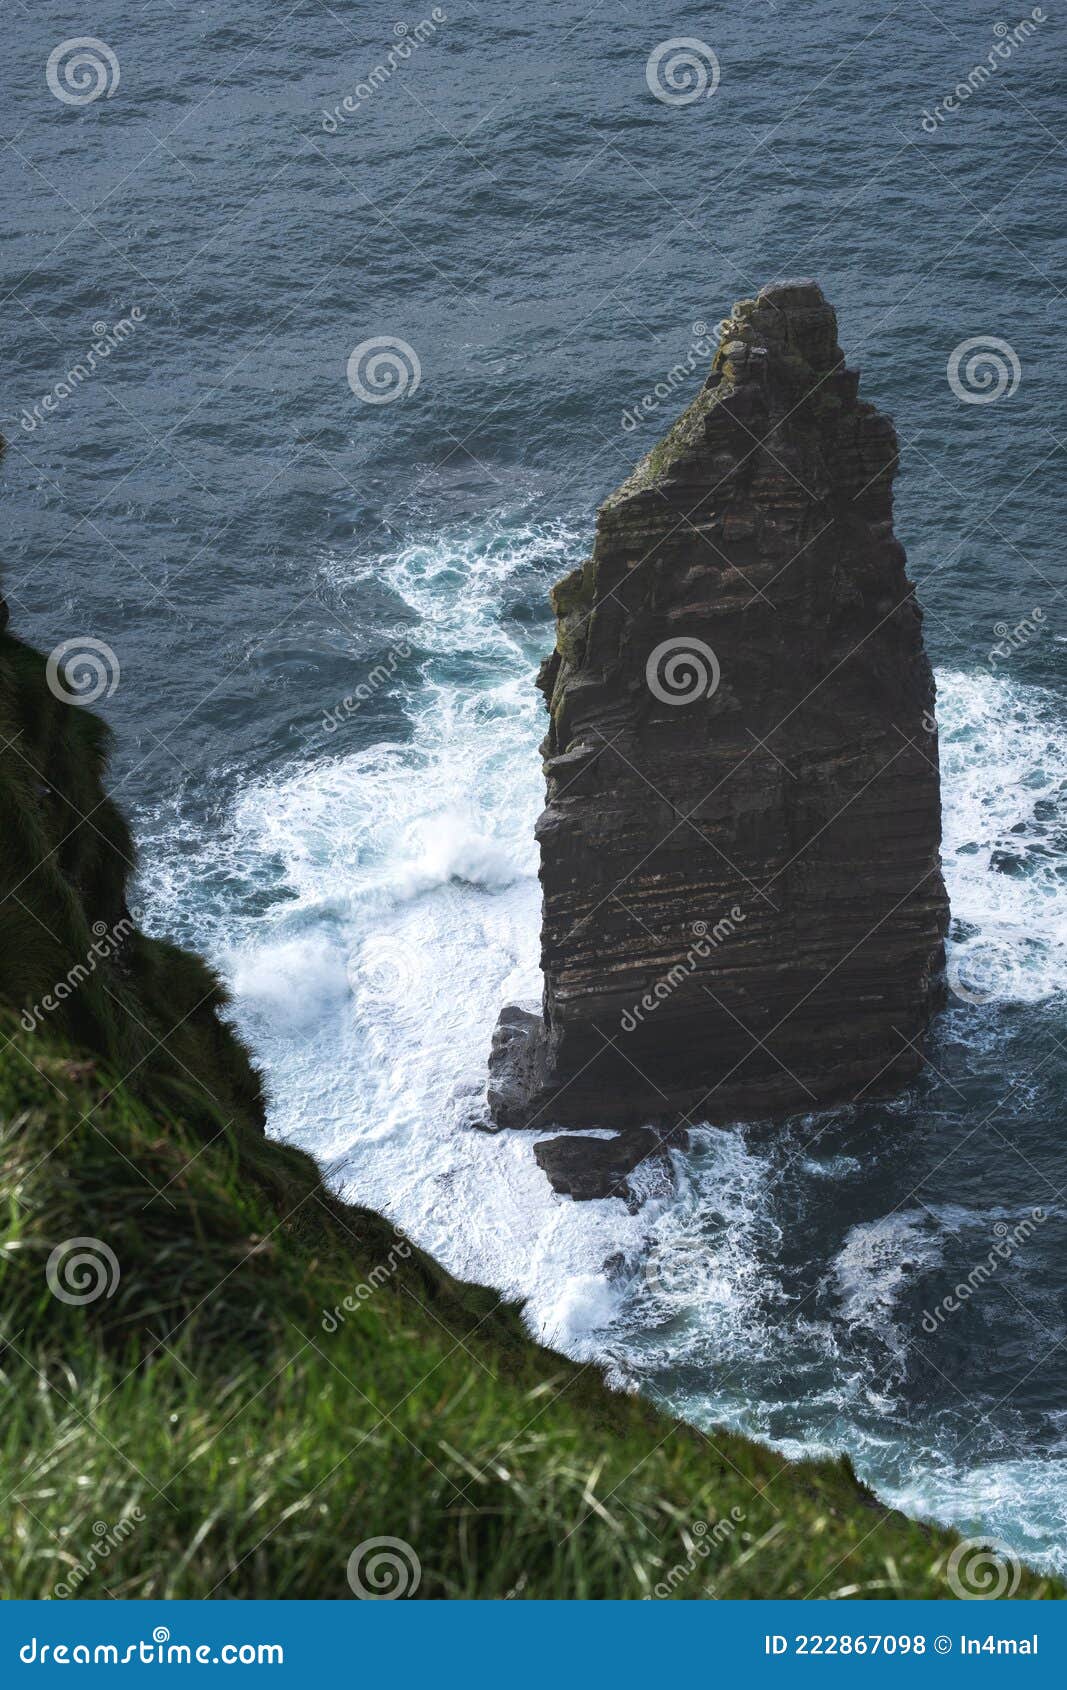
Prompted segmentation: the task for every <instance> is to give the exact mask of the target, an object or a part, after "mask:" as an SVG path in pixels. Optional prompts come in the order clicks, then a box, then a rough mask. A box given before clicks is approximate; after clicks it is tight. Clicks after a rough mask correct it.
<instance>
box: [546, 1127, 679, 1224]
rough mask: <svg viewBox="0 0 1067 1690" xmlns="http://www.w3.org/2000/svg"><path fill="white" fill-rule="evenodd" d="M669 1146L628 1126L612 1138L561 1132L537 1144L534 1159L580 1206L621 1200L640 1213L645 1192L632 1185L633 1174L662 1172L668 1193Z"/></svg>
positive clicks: (660, 1138)
mask: <svg viewBox="0 0 1067 1690" xmlns="http://www.w3.org/2000/svg"><path fill="white" fill-rule="evenodd" d="M683 1138H684V1135H683ZM671 1142H673V1141H672V1140H671V1139H670V1138H668V1137H665V1136H663V1135H662V1134H660V1133H657V1132H653V1131H652V1129H651V1128H650V1127H626V1128H625V1129H624V1130H623V1131H622V1132H620V1133H616V1134H615V1135H614V1136H613V1137H611V1138H593V1137H591V1136H589V1135H588V1134H584V1133H561V1134H560V1135H559V1136H558V1137H556V1138H543V1139H539V1140H538V1142H537V1143H536V1144H535V1145H534V1157H535V1158H536V1161H537V1165H538V1167H540V1168H543V1169H544V1171H545V1173H546V1174H547V1175H548V1178H549V1182H550V1184H551V1186H552V1189H553V1191H558V1192H560V1193H561V1194H562V1195H563V1196H565V1197H573V1198H574V1200H575V1201H576V1202H589V1201H591V1200H592V1199H594V1198H598V1197H621V1198H622V1200H623V1202H624V1203H626V1205H627V1207H628V1208H629V1209H631V1210H636V1209H638V1208H640V1206H641V1204H642V1203H643V1202H644V1200H645V1196H646V1193H645V1192H642V1191H639V1190H638V1189H636V1188H635V1187H634V1186H633V1185H632V1184H631V1183H630V1179H629V1175H630V1174H632V1173H633V1172H634V1170H635V1169H636V1168H638V1167H645V1168H646V1169H648V1170H649V1171H650V1172H652V1171H655V1172H658V1173H659V1174H660V1175H661V1176H662V1181H663V1184H664V1187H665V1188H666V1186H667V1185H668V1183H669V1182H670V1178H671V1172H670V1157H669V1154H668V1152H669V1148H670V1143H671Z"/></svg>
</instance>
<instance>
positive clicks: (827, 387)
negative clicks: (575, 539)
mask: <svg viewBox="0 0 1067 1690" xmlns="http://www.w3.org/2000/svg"><path fill="white" fill-rule="evenodd" d="M896 469H897V441H896V436H895V433H894V430H893V426H892V424H891V422H890V421H889V419H888V418H887V417H885V416H883V415H881V414H880V413H879V412H878V411H877V410H876V409H875V408H874V406H872V405H870V404H866V403H864V402H863V401H861V400H860V399H859V398H858V375H857V373H856V372H855V371H853V370H849V369H846V367H845V365H844V361H843V355H842V353H841V350H840V348H839V346H838V344H837V321H836V317H835V314H834V312H833V310H832V309H831V307H830V306H829V305H828V304H827V302H826V300H825V299H824V297H823V294H822V292H821V290H820V289H819V287H818V286H817V285H816V284H815V283H814V282H807V281H805V282H786V283H779V284H776V285H774V286H772V287H768V288H765V289H764V290H763V292H762V293H761V294H760V295H759V296H758V298H756V299H754V300H745V301H743V302H742V303H741V304H739V305H736V306H735V307H734V310H733V313H732V316H731V318H730V320H729V322H728V323H727V324H725V325H724V329H723V335H722V342H721V344H720V347H719V350H718V353H717V355H716V357H715V360H714V364H713V366H712V371H711V374H710V376H709V377H708V380H707V382H706V383H705V386H704V388H703V390H702V391H701V393H700V394H699V395H698V397H697V398H696V399H695V400H694V402H693V403H692V404H691V405H690V406H689V408H688V410H687V411H686V412H685V413H684V415H683V416H682V417H681V418H680V419H679V420H678V422H677V423H676V424H675V425H674V427H673V428H672V429H671V430H670V432H669V433H668V434H667V436H666V437H665V439H664V440H663V441H662V442H661V443H660V444H659V445H658V446H657V447H656V448H655V449H654V450H653V451H652V452H651V453H650V454H649V455H648V457H646V458H645V459H644V461H643V462H642V463H641V464H640V465H639V466H638V467H637V469H636V470H635V471H634V472H633V474H632V475H631V476H630V478H629V480H628V481H626V483H625V484H624V485H623V486H622V487H621V488H620V489H619V490H618V491H617V492H616V493H615V494H613V495H612V497H611V498H609V499H608V501H607V502H606V503H605V504H604V506H603V507H602V508H601V510H600V512H599V514H598V519H597V532H596V540H595V544H594V547H593V553H592V556H591V557H590V558H589V560H588V562H587V563H586V564H585V565H584V566H583V567H582V568H581V569H578V570H576V571H575V572H574V573H573V574H572V575H569V576H567V577H566V579H565V580H563V581H561V582H560V583H559V584H558V585H557V586H556V587H555V589H554V590H553V593H552V603H553V607H554V609H555V611H556V616H557V639H556V649H555V651H554V652H553V654H552V656H551V657H550V658H549V659H548V660H547V661H546V662H545V664H544V665H543V666H542V670H541V674H540V676H539V678H538V684H539V686H540V687H541V689H542V691H543V692H544V695H545V698H546V700H547V702H548V706H549V712H550V717H551V724H550V727H549V731H548V737H547V739H546V740H545V743H544V746H543V747H542V750H543V754H544V759H545V773H546V776H547V785H548V801H547V805H546V808H545V810H544V812H543V814H542V816H541V818H540V820H539V822H538V824H537V830H536V832H537V838H538V841H539V843H540V847H541V883H542V887H543V893H544V911H543V926H542V965H543V969H544V977H545V991H544V1003H543V1014H542V1015H541V1016H537V1015H531V1014H530V1013H528V1012H527V1011H524V1010H520V1009H516V1008H514V1007H508V1008H507V1009H505V1010H504V1012H503V1014H502V1015H501V1018H500V1024H499V1026H498V1029H497V1032H496V1035H495V1037H494V1041H493V1052H492V1056H491V1060H490V1096H489V1102H490V1109H491V1112H492V1115H493V1118H494V1120H495V1122H496V1123H497V1124H498V1125H500V1126H508V1127H522V1126H531V1125H532V1126H545V1127H547V1126H550V1125H553V1124H555V1125H561V1126H582V1125H584V1126H612V1125H618V1124H623V1123H636V1122H648V1121H653V1120H660V1121H661V1120H664V1119H673V1120H683V1121H684V1120H690V1121H699V1120H709V1119H710V1120H715V1119H717V1118H723V1117H726V1116H734V1115H737V1114H739V1113H743V1114H745V1115H757V1114H769V1113H777V1112H781V1111H786V1110H790V1109H795V1108H810V1107H812V1106H813V1105H815V1104H829V1103H835V1102H839V1101H841V1100H843V1099H852V1098H856V1097H859V1096H861V1095H863V1094H864V1093H868V1092H870V1091H873V1090H876V1089H877V1090H879V1091H882V1090H888V1089H891V1088H893V1087H896V1086H899V1085H900V1084H901V1083H902V1082H903V1081H905V1080H907V1079H908V1078H909V1077H910V1076H912V1075H914V1074H915V1073H916V1072H917V1071H918V1069H919V1067H920V1066H921V1062H922V1054H921V1051H922V1040H923V1035H924V1031H925V1029H926V1026H927V1022H928V1020H929V1018H930V1015H931V1013H932V1012H933V1010H934V1009H935V1008H936V1007H938V1006H939V1004H940V1001H941V998H942V995H943V986H942V983H941V976H942V971H943V963H944V954H943V937H944V932H945V927H946V922H947V915H948V905H947V899H946V895H945V888H944V884H943V881H942V878H941V867H940V857H939V844H940V833H941V822H940V792H939V776H938V757H937V737H936V728H935V726H934V719H933V708H934V685H933V678H932V674H931V670H930V665H929V662H928V660H927V657H926V654H925V652H924V650H923V644H922V617H921V612H920V610H919V607H918V605H917V603H916V600H915V594H914V590H913V587H912V584H911V582H910V581H909V580H908V578H907V575H906V572H905V556H904V550H903V548H902V546H901V545H900V543H899V542H898V541H897V540H896V539H895V537H894V534H893V524H892V484H893V477H894V475H895V473H896ZM558 1143H559V1141H554V1144H553V1147H552V1157H553V1159H554V1160H555V1162H556V1164H557V1165H558V1164H559V1159H560V1157H561V1156H562V1154H563V1152H562V1151H561V1150H557V1149H556V1148H555V1145H556V1144H558Z"/></svg>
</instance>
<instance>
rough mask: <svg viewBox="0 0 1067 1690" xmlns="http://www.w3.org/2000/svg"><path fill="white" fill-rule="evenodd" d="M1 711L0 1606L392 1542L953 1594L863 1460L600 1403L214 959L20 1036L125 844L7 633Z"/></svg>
mask: <svg viewBox="0 0 1067 1690" xmlns="http://www.w3.org/2000/svg"><path fill="white" fill-rule="evenodd" d="M0 729H2V730H3V732H2V740H0V743H3V749H0V841H2V843H0V1197H2V1202H3V1219H2V1224H0V1498H2V1499H3V1500H2V1504H0V1517H2V1518H3V1521H4V1530H3V1534H2V1538H0V1594H2V1595H3V1596H5V1597H48V1596H66V1595H73V1594H77V1595H79V1596H83V1597H84V1596H88V1597H99V1598H105V1599H106V1598H108V1597H135V1598H148V1597H205V1596H216V1597H227V1598H235V1597H323V1596H325V1597H338V1598H347V1597H350V1596H351V1594H352V1590H351V1586H350V1584H349V1581H348V1577H347V1574H346V1569H347V1566H348V1562H349V1557H350V1555H351V1554H352V1552H353V1551H355V1550H357V1548H358V1546H360V1545H361V1544H364V1543H366V1541H367V1540H368V1539H373V1538H380V1537H390V1538H396V1539H400V1540H402V1541H403V1543H404V1544H405V1545H407V1546H409V1547H408V1548H407V1549H405V1550H404V1551H403V1554H404V1555H405V1557H417V1560H418V1563H419V1567H420V1570H421V1571H420V1578H421V1582H420V1584H419V1586H418V1594H419V1595H420V1596H427V1597H464V1596H476V1597H480V1598H500V1599H504V1598H518V1599H529V1598H534V1597H566V1598H582V1597H592V1598H607V1597H633V1598H640V1597H647V1596H650V1595H656V1594H660V1593H665V1594H666V1595H668V1596H669V1597H671V1598H673V1599H694V1598H708V1597H769V1596H787V1597H804V1596H809V1595H814V1596H820V1597H822V1596H839V1597H851V1596H871V1595H874V1596H889V1597H892V1596H940V1597H947V1596H950V1595H951V1591H950V1589H949V1587H948V1585H947V1584H946V1582H945V1577H944V1570H945V1563H946V1559H947V1556H948V1554H949V1553H950V1551H951V1548H952V1546H953V1544H954V1542H955V1541H956V1540H955V1538H954V1537H953V1536H952V1534H950V1533H946V1532H942V1531H937V1530H928V1529H926V1528H924V1527H922V1526H920V1525H917V1524H915V1523H913V1522H911V1521H909V1520H906V1519H904V1518H903V1517H902V1516H900V1515H898V1514H895V1513H892V1512H890V1511H888V1510H886V1509H885V1508H884V1507H882V1506H881V1505H879V1504H878V1503H877V1501H876V1500H875V1498H873V1497H872V1496H871V1495H870V1494H869V1493H868V1492H867V1491H865V1490H864V1489H863V1488H862V1487H861V1486H860V1485H858V1484H857V1482H856V1480H855V1479H854V1477H853V1476H852V1474H851V1472H850V1470H849V1468H848V1466H847V1464H845V1463H830V1462H821V1463H816V1464H807V1465H797V1464H791V1463H787V1462H784V1461H783V1460H782V1459H781V1458H780V1457H778V1456H776V1455H774V1454H773V1453H771V1452H770V1451H767V1450H764V1449H762V1448H760V1447H759V1446H757V1445H756V1444H753V1443H751V1442H748V1441H747V1440H745V1439H743V1438H740V1437H737V1436H733V1435H731V1434H728V1433H725V1432H716V1433H715V1434H714V1436H711V1437H707V1436H705V1435H704V1434H702V1433H700V1432H698V1431H696V1430H694V1429H693V1428H691V1427H687V1426H683V1425H680V1424H678V1423H677V1422H675V1421H672V1420H670V1419H668V1418H666V1417H664V1416H662V1415H660V1414H658V1413H656V1412H655V1411H654V1410H653V1409H652V1408H651V1407H649V1406H648V1405H647V1404H645V1403H643V1402H642V1401H641V1400H640V1399H638V1398H636V1397H631V1396H623V1395H619V1394H615V1393H612V1392H610V1391H608V1390H607V1389H606V1388H605V1387H604V1385H603V1383H602V1381H601V1379H600V1377H599V1375H598V1373H597V1371H596V1370H595V1369H594V1368H592V1367H584V1368H583V1367H579V1366H578V1365H576V1364H574V1363H571V1362H568V1361H566V1360H563V1359H562V1358H560V1357H559V1356H556V1355H553V1354H551V1353H550V1352H548V1351H546V1350H544V1349H542V1348H540V1347H539V1346H538V1345H537V1344H536V1343H535V1342H534V1341H533V1340H531V1339H530V1338H529V1337H528V1335H527V1334H526V1333H525V1331H524V1329H523V1327H522V1324H521V1321H520V1318H519V1315H518V1313H517V1312H516V1310H515V1309H514V1308H511V1307H507V1306H504V1305H502V1304H501V1303H500V1302H499V1300H498V1299H497V1298H496V1297H495V1296H494V1295H493V1294H492V1293H490V1292H488V1291H485V1290H483V1289H480V1288H478V1287H474V1286H467V1285H462V1284H460V1283H458V1282H457V1281H455V1280H454V1279H452V1278H450V1277H449V1275H447V1274H446V1273H445V1272H444V1271H443V1269H441V1268H440V1267H439V1266H438V1264H436V1263H435V1262H434V1261H433V1260H431V1259H430V1258H429V1257H427V1256H425V1255H423V1254H422V1253H421V1252H419V1251H417V1250H415V1249H413V1248H412V1247H411V1246H410V1245H409V1244H407V1243H406V1242H405V1241H404V1240H403V1239H401V1238H399V1237H398V1235H397V1234H395V1233H394V1231H393V1229H392V1228H391V1226H390V1225H389V1224H388V1222H386V1221H385V1220H384V1219H382V1218H381V1217H379V1216H377V1215H374V1214H371V1213H369V1212H368V1211H366V1210H362V1209H357V1208H354V1207H350V1206H347V1205H345V1204H342V1203H340V1202H339V1201H338V1200H336V1199H335V1198H333V1197H332V1196H331V1195H330V1194H328V1193H327V1192H326V1190H325V1189H324V1188H323V1186H322V1184H321V1181H320V1177H319V1173H318V1170H317V1168H316V1166H315V1164H314V1162H313V1161H312V1160H311V1159H310V1158H309V1157H307V1156H305V1155H303V1154H302V1153H300V1152H298V1151H296V1150H294V1149H290V1148H287V1147H285V1146H283V1145H280V1144H276V1143H274V1142H272V1141H271V1140H269V1139H267V1138H266V1137H265V1136H264V1134H263V1130H262V1104H261V1097H260V1089H259V1083H258V1079H257V1077H256V1075H255V1073H254V1071H253V1069H252V1067H251V1065H250V1063H249V1061H248V1059H247V1056H246V1055H245V1053H244V1051H243V1049H242V1047H241V1046H240V1045H239V1044H238V1042H237V1041H236V1039H234V1037H233V1036H232V1034H231V1033H229V1031H228V1030H227V1029H226V1027H225V1025H224V1023H223V1022H222V1021H221V1020H220V1018H219V1014H218V1011H219V1009H220V1008H221V1007H222V1006H223V1003H224V998H223V994H222V992H221V989H220V988H219V985H218V983H217V981H215V979H214V978H213V976H212V975H211V973H210V971H209V970H208V969H207V968H206V967H205V965H204V964H203V963H202V962H200V961H199V960H198V959H197V958H195V957H190V956H188V955H186V954H185V953H183V952H180V951H178V950H176V949H174V948H173V947H172V946H168V945H165V944H162V943H160V942H158V941H152V940H148V939H146V938H144V937H143V936H142V935H140V934H139V933H136V932H131V933H129V934H128V935H126V936H125V937H124V940H123V943H122V944H121V945H120V946H119V947H118V948H117V949H116V950H115V952H114V953H113V954H112V955H110V956H108V957H107V958H105V959H103V960H101V961H100V963H99V965H98V966H94V967H93V969H92V970H90V971H88V972H87V973H85V974H84V977H81V978H79V980H78V983H77V987H76V989H75V990H73V991H72V992H71V993H70V995H69V996H66V997H65V998H64V999H63V1001H62V1002H60V1003H58V1004H57V1007H56V1008H55V1009H54V1010H52V1011H49V1012H46V1013H43V1014H39V1015H36V1016H34V1015H29V1019H28V1020H27V1015H28V1011H29V1009H30V1008H31V1007H32V1006H33V1005H39V1004H40V1003H41V1001H42V999H43V998H44V996H45V994H47V993H49V992H52V991H53V988H54V987H55V984H56V982H57V981H59V980H63V979H65V978H67V976H68V974H69V972H70V970H71V969H72V968H74V967H76V966H77V964H78V963H79V961H82V960H83V959H84V958H85V956H86V955H87V952H88V947H89V945H90V944H91V942H92V933H93V927H94V923H98V922H100V921H104V922H106V923H108V924H111V925H113V924H114V923H116V922H118V921H120V920H124V919H125V912H126V886H127V883H128V874H129V869H130V858H131V851H130V842H129V837H128V834H127V832H126V829H125V827H124V825H123V824H122V822H121V819H120V818H119V817H118V814H117V812H116V811H115V810H114V809H113V807H112V806H111V805H110V804H109V803H108V802H107V801H106V799H105V797H104V791H103V787H102V784H101V781H102V775H103V767H104V757H105V752H106V736H105V734H104V732H103V729H102V728H101V727H100V725H99V723H96V722H95V721H94V719H93V718H92V717H91V716H89V715H88V714H87V713H85V712H84V711H81V710H79V709H77V708H74V707H70V706H63V705H60V704H58V703H57V701H56V700H54V699H53V698H52V696H51V694H50V693H49V692H48V689H47V687H46V685H45V682H44V665H43V660H42V659H41V658H40V657H39V656H37V654H35V653H33V652H31V651H29V650H28V648H26V647H25V646H21V645H19V643H18V642H17V641H15V640H13V639H11V638H10V636H8V635H6V634H4V633H0ZM31 1029H32V1030H31ZM79 1238H81V1239H86V1238H87V1239H90V1240H94V1241H96V1242H95V1243H94V1244H92V1246H91V1249H92V1251H93V1253H94V1255H95V1256H96V1258H97V1259H98V1260H99V1261H100V1262H101V1264H102V1275H103V1285H104V1289H103V1291H102V1293H101V1294H100V1295H98V1296H95V1297H93V1298H92V1299H91V1300H88V1301H84V1302H78V1301H73V1302H72V1301H70V1300H69V1294H70V1293H71V1292H72V1291H73V1292H75V1293H76V1292H79V1291H83V1292H84V1291H86V1290H88V1289H89V1288H90V1287H91V1285H92V1284H93V1281H92V1277H91V1276H90V1277H89V1279H85V1280H79V1279H77V1278H73V1279H72V1278H70V1277H69V1276H68V1275H67V1274H66V1273H65V1272H64V1270H63V1266H62V1263H63V1261H64V1259H65V1257H64V1256H63V1253H62V1252H61V1254H60V1258H59V1261H58V1262H57V1260H56V1259H55V1258H54V1256H53V1252H55V1251H56V1250H57V1248H58V1247H60V1246H63V1245H64V1242H65V1241H68V1240H71V1239H79ZM68 1266H69V1263H68ZM57 1287H58V1288H59V1289H62V1290H64V1291H65V1292H67V1293H68V1296H67V1298H65V1297H63V1296H59V1295H56V1294H55V1291H56V1288H57ZM346 1299H347V1300H348V1302H347V1306H346ZM330 1311H339V1313H333V1314H331V1313H330ZM1018 1594H1019V1595H1020V1596H1026V1597H1045V1596H1057V1597H1058V1596H1061V1595H1062V1594H1063V1592H1062V1590H1061V1588H1060V1587H1059V1586H1058V1585H1054V1584H1052V1583H1050V1582H1048V1581H1042V1580H1039V1579H1037V1578H1036V1577H1033V1576H1031V1575H1030V1574H1029V1573H1026V1574H1024V1575H1023V1577H1022V1582H1021V1584H1020V1587H1019V1590H1018Z"/></svg>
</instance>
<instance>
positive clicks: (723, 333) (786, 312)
mask: <svg viewBox="0 0 1067 1690" xmlns="http://www.w3.org/2000/svg"><path fill="white" fill-rule="evenodd" d="M841 363H842V353H841V349H840V347H839V346H838V344H837V315H836V313H835V311H834V309H833V306H832V305H830V304H829V303H828V301H827V299H826V297H825V295H824V294H823V291H822V289H821V288H820V286H819V284H818V283H817V282H815V281H810V280H790V281H783V282H771V283H770V284H769V285H768V286H767V287H765V288H762V289H761V290H760V292H759V293H758V294H757V295H756V297H755V299H741V300H738V301H737V302H736V304H735V305H734V307H733V309H732V311H731V312H730V315H729V317H727V318H725V319H724V321H723V323H722V324H721V326H720V336H719V344H718V348H717V350H716V353H715V356H714V358H713V360H712V365H711V372H710V374H709V376H708V379H707V381H706V382H705V384H704V386H703V387H702V388H701V390H700V392H699V393H698V394H697V396H696V398H695V399H694V400H693V401H692V403H691V404H690V405H689V406H687V408H686V409H685V411H683V413H682V415H681V416H680V417H679V418H678V420H677V421H676V422H675V423H674V424H673V425H672V426H671V428H670V429H669V430H668V431H667V433H666V434H665V435H664V437H663V439H662V440H660V441H658V442H657V444H656V445H655V446H653V448H652V450H651V451H650V452H648V453H647V454H646V455H645V457H644V458H642V459H641V462H640V463H639V464H638V465H637V466H636V468H635V469H634V470H633V471H632V472H631V473H630V475H629V476H628V477H627V479H626V480H625V481H624V482H623V484H622V486H621V487H619V488H617V489H616V491H615V492H614V493H612V494H611V495H610V497H609V498H607V499H606V500H605V501H604V504H603V505H602V506H601V510H603V511H611V510H614V509H616V508H617V507H618V506H619V505H622V504H624V503H625V502H626V501H627V500H628V499H632V498H634V497H636V496H639V495H640V494H642V493H646V492H648V491H649V490H650V489H651V488H654V487H656V486H658V485H662V484H665V483H666V482H668V481H670V480H671V479H672V471H673V470H674V469H675V468H676V467H680V466H681V465H683V464H684V462H685V460H686V459H687V458H688V457H689V456H690V454H691V453H692V452H693V451H694V450H696V449H698V448H699V446H700V445H701V444H702V443H703V440H704V437H705V433H706V426H707V420H708V418H709V416H710V414H711V412H713V411H714V410H715V409H716V408H717V407H719V406H721V405H722V404H723V403H724V402H725V401H726V400H727V399H728V398H729V397H730V396H731V395H732V394H733V393H735V392H736V390H737V388H738V386H739V385H740V384H741V383H742V382H743V381H744V380H746V379H747V378H749V377H750V376H751V375H753V374H754V373H755V372H756V371H757V370H758V371H759V378H758V379H759V380H760V381H761V382H767V383H771V384H778V385H780V386H782V387H783V388H785V389H787V390H789V391H791V392H792V391H800V390H801V389H804V388H814V389H815V393H816V397H817V396H818V391H819V385H820V378H823V377H825V376H827V375H829V374H830V373H831V372H832V371H833V370H835V369H836V368H838V367H839V366H840V365H841ZM827 397H829V396H827Z"/></svg>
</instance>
